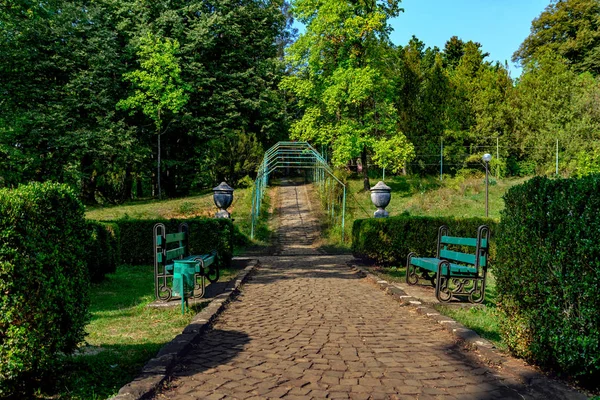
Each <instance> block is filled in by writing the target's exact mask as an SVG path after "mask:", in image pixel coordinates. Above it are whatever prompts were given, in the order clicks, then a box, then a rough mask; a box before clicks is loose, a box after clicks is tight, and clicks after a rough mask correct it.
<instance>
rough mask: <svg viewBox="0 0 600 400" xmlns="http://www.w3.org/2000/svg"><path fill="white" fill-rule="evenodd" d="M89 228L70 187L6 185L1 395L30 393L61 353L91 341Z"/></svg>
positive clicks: (1, 203) (0, 225)
mask: <svg viewBox="0 0 600 400" xmlns="http://www.w3.org/2000/svg"><path fill="white" fill-rule="evenodd" d="M88 232H89V230H88V226H87V225H86V222H85V220H84V217H83V206H82V204H81V203H80V202H79V200H78V199H77V197H76V195H75V194H74V192H73V191H72V190H70V189H69V188H67V187H66V186H64V185H58V184H54V183H45V184H39V183H35V184H31V185H27V186H21V187H19V188H18V189H15V190H7V189H3V190H0V309H1V310H2V312H1V313H0V381H1V382H2V384H1V385H0V397H5V396H7V395H9V394H11V393H13V394H14V393H21V394H23V393H28V391H30V390H32V386H31V382H32V380H33V379H39V378H42V377H44V376H47V375H45V374H47V373H50V372H51V367H52V362H53V360H54V359H55V358H56V356H57V354H58V353H59V352H63V353H69V352H71V351H72V350H74V349H75V347H76V346H77V345H78V344H79V343H80V342H81V341H82V340H83V338H84V335H85V332H84V327H85V325H86V323H87V322H88V321H89V313H88V306H89V297H88V296H89V293H88V291H89V274H88V270H87V268H86V264H85V261H86V252H85V245H86V243H87V242H88V239H89V237H88ZM26 397H28V396H26Z"/></svg>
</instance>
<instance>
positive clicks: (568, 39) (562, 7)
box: [513, 0, 600, 75]
mask: <svg viewBox="0 0 600 400" xmlns="http://www.w3.org/2000/svg"><path fill="white" fill-rule="evenodd" d="M545 52H555V53H556V54H558V55H560V56H562V57H564V58H565V59H566V60H567V61H568V62H569V63H570V65H571V66H572V67H573V68H574V69H575V70H576V71H578V72H583V71H589V72H591V73H593V74H594V75H598V74H600V1H598V0H552V3H551V4H550V5H548V7H546V9H545V10H544V11H543V12H542V13H541V14H540V16H539V17H537V18H536V19H534V20H533V22H532V23H531V33H530V34H529V36H528V37H527V38H526V39H525V40H524V41H523V43H522V44H521V46H520V47H519V49H518V50H517V51H516V52H515V53H514V54H513V61H515V62H520V63H521V64H523V65H525V64H527V63H529V62H530V61H531V60H532V59H533V58H536V57H539V56H540V55H542V54H544V53H545Z"/></svg>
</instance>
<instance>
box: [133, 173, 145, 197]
mask: <svg viewBox="0 0 600 400" xmlns="http://www.w3.org/2000/svg"><path fill="white" fill-rule="evenodd" d="M136 183H137V188H136V190H135V195H136V196H137V198H138V199H140V198H142V197H144V186H143V185H142V178H141V177H138V178H137V179H136Z"/></svg>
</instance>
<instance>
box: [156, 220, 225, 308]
mask: <svg viewBox="0 0 600 400" xmlns="http://www.w3.org/2000/svg"><path fill="white" fill-rule="evenodd" d="M153 232H154V235H153V237H154V286H155V294H156V298H157V299H159V300H162V301H169V300H171V299H172V298H174V297H179V298H180V299H181V303H182V310H183V309H184V307H185V305H184V303H187V299H188V298H189V297H195V298H201V297H203V296H204V292H205V288H206V282H205V279H208V280H209V281H210V282H216V281H217V280H218V279H219V267H218V260H217V251H216V250H213V251H211V252H209V253H207V254H202V255H190V254H189V245H188V242H189V227H188V225H187V224H186V223H182V224H179V229H178V232H177V233H167V230H166V227H165V225H164V224H162V223H159V224H156V225H154V230H153Z"/></svg>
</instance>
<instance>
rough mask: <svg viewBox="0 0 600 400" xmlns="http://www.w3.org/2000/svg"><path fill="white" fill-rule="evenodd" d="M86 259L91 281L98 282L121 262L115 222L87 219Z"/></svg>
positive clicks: (118, 237)
mask: <svg viewBox="0 0 600 400" xmlns="http://www.w3.org/2000/svg"><path fill="white" fill-rule="evenodd" d="M87 227H88V235H89V238H90V240H89V242H88V243H87V245H86V260H87V266H88V270H89V273H90V279H91V281H92V282H100V281H101V280H102V279H104V276H105V275H106V274H109V273H112V272H115V271H116V270H117V265H118V264H120V263H121V239H120V234H119V226H118V225H117V224H115V223H108V222H107V223H105V222H97V221H87Z"/></svg>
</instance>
